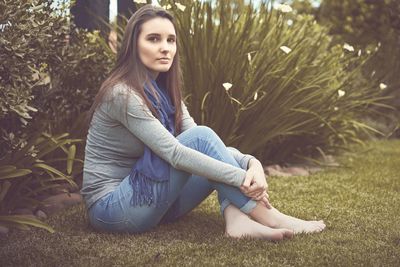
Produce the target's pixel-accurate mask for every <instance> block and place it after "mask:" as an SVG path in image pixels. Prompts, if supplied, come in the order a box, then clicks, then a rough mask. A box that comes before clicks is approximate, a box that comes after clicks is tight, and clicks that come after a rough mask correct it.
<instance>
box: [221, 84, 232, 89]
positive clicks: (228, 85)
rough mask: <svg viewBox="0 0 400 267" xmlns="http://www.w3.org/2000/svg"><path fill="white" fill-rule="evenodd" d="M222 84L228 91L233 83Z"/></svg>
mask: <svg viewBox="0 0 400 267" xmlns="http://www.w3.org/2000/svg"><path fill="white" fill-rule="evenodd" d="M222 86H223V87H224V88H225V90H226V91H228V90H229V89H231V87H232V84H231V83H223V84H222Z"/></svg>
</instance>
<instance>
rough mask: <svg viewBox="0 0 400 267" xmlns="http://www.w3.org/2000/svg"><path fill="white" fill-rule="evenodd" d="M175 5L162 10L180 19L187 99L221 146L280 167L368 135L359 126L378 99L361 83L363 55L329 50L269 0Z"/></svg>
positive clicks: (314, 28) (305, 22) (313, 28)
mask: <svg viewBox="0 0 400 267" xmlns="http://www.w3.org/2000/svg"><path fill="white" fill-rule="evenodd" d="M180 3H181V4H183V5H184V6H185V7H186V8H185V10H183V11H182V9H179V8H178V5H176V4H174V1H162V3H161V4H164V5H166V4H169V5H170V7H169V8H170V10H171V11H172V12H173V13H174V15H175V17H176V19H177V22H178V34H179V46H180V53H181V60H182V63H183V64H182V65H183V74H184V85H185V86H184V88H185V95H186V102H187V103H188V106H189V110H190V113H191V114H192V116H193V117H194V118H195V120H196V122H197V123H200V124H205V125H209V126H210V127H212V128H213V129H214V130H215V131H216V132H217V133H218V134H219V135H220V136H221V137H222V138H223V139H224V140H225V141H226V143H227V144H229V145H233V146H236V147H238V148H239V149H241V150H242V151H244V152H247V153H252V154H254V155H256V156H258V157H262V158H263V159H264V160H271V161H279V160H282V159H287V158H288V157H291V156H295V155H298V156H300V155H302V156H304V155H309V154H312V153H316V152H318V151H319V152H318V153H320V152H323V153H334V152H336V151H337V150H338V149H339V148H345V147H346V146H347V145H348V144H349V143H354V142H359V143H361V142H362V138H363V137H364V136H365V133H367V132H370V131H374V129H373V128H371V127H369V126H368V125H366V124H364V123H363V122H362V118H363V117H364V116H365V115H367V114H368V113H370V112H373V111H372V110H371V109H370V107H371V106H373V105H380V101H381V99H380V98H379V97H378V94H379V88H374V87H372V86H371V85H369V84H367V83H366V82H364V81H363V79H362V78H360V77H361V76H360V75H359V74H360V66H361V65H362V64H363V63H364V61H365V60H366V58H364V57H363V56H361V57H354V55H352V53H354V52H350V51H347V50H345V49H343V47H342V46H341V45H337V46H331V38H330V37H329V36H328V35H327V30H326V29H325V28H323V27H322V26H320V25H318V24H317V23H316V22H315V21H314V20H313V18H312V17H308V16H297V17H296V19H295V20H294V22H293V23H291V24H290V23H288V20H287V16H286V15H287V14H286V13H283V12H281V11H277V10H273V9H271V8H270V7H271V6H272V5H270V4H268V3H262V4H261V6H259V7H257V9H256V8H255V7H254V6H253V5H252V4H251V3H250V4H244V1H240V0H235V1H212V3H211V2H210V1H201V2H200V1H187V0H185V1H180ZM291 17H293V16H291ZM285 47H287V48H290V51H288V49H286V48H285ZM224 83H231V84H232V87H231V88H230V89H228V90H227V89H225V88H224V86H223V84H224Z"/></svg>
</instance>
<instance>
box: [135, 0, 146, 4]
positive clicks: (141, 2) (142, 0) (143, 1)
mask: <svg viewBox="0 0 400 267" xmlns="http://www.w3.org/2000/svg"><path fill="white" fill-rule="evenodd" d="M133 2H135V3H136V4H147V1H146V0H133Z"/></svg>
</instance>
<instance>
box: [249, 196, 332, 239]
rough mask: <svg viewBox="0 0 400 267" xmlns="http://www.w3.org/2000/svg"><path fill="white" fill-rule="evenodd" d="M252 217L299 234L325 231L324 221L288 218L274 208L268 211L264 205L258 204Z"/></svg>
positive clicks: (260, 221) (264, 223)
mask: <svg viewBox="0 0 400 267" xmlns="http://www.w3.org/2000/svg"><path fill="white" fill-rule="evenodd" d="M250 216H251V217H252V218H253V219H255V220H256V221H257V222H259V223H261V224H263V225H265V226H268V227H272V228H287V229H292V230H293V231H294V233H295V234H298V233H317V232H321V231H323V230H324V229H325V227H326V226H325V223H324V221H322V220H320V221H305V220H301V219H298V218H295V217H292V216H288V215H286V214H283V213H282V212H280V211H278V210H277V209H275V208H274V207H272V208H271V209H268V208H267V207H265V206H264V205H263V204H261V203H258V204H257V206H256V208H254V210H253V211H252V212H251V213H250Z"/></svg>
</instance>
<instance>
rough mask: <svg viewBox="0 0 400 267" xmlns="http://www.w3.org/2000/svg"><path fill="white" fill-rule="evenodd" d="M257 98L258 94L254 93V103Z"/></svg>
mask: <svg viewBox="0 0 400 267" xmlns="http://www.w3.org/2000/svg"><path fill="white" fill-rule="evenodd" d="M257 98H258V92H256V93H255V94H254V101H256V100H257Z"/></svg>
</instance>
